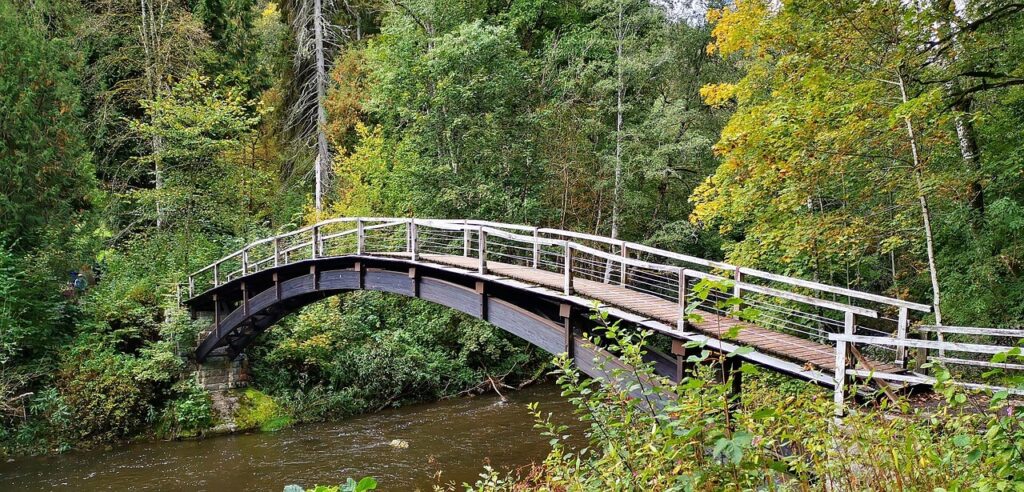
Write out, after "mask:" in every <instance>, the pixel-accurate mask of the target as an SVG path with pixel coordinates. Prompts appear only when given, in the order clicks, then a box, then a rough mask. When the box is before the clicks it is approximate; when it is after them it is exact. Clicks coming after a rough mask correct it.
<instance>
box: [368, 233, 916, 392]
mask: <svg viewBox="0 0 1024 492" xmlns="http://www.w3.org/2000/svg"><path fill="white" fill-rule="evenodd" d="M374 254H375V255H380V256H406V257H407V256H408V254H402V253H398V254H395V253H383V254H380V253H374ZM419 260H420V261H423V262H427V263H437V264H440V265H447V266H453V267H458V268H465V269H467V270H471V271H472V270H477V269H478V267H479V264H480V260H479V259H478V258H473V257H465V256H454V255H437V254H420V255H419ZM487 270H488V273H490V274H492V275H498V276H504V277H508V278H511V279H515V280H519V281H522V282H526V283H530V284H535V285H540V286H543V287H548V288H551V289H554V290H557V291H561V290H562V284H563V281H564V278H563V275H562V274H561V273H556V272H549V271H546V270H538V269H536V268H532V267H529V266H522V265H511V264H508V263H499V262H495V261H488V262H487ZM573 287H574V289H575V290H576V292H577V293H578V294H580V295H582V296H584V297H589V298H591V299H594V300H597V301H601V302H603V303H606V304H608V305H609V306H614V307H616V308H620V309H623V310H625V311H630V312H633V313H636V314H639V315H642V316H646V317H649V318H650V319H653V320H657V321H660V322H662V323H665V324H669V325H673V326H674V325H676V324H677V321H678V317H679V304H677V303H675V302H672V301H668V300H665V299H662V298H660V297H657V296H654V295H651V294H646V293H643V292H637V291H635V290H631V289H627V288H625V287H622V286H620V285H615V284H612V283H603V282H597V281H594V280H587V279H583V278H573ZM698 313H699V314H700V315H701V317H702V318H703V320H701V321H700V322H698V323H693V322H690V323H688V324H687V326H688V327H690V328H692V329H694V330H696V331H699V332H701V333H704V334H706V335H708V336H712V337H715V338H718V339H721V337H722V336H723V335H724V334H725V333H726V332H728V331H729V330H730V329H731V328H733V327H736V326H739V327H740V330H739V334H738V335H737V337H736V338H735V339H734V342H736V343H739V344H742V345H747V346H750V347H752V348H754V349H756V350H758V351H760V352H764V353H767V354H771V355H775V356H779V357H783V358H785V359H789V360H792V361H795V362H798V363H800V364H802V365H804V366H805V367H806V368H808V369H820V370H823V371H829V372H832V371H835V368H836V366H835V348H834V347H833V346H831V345H825V344H821V343H817V342H814V341H811V340H807V339H804V338H800V337H797V336H794V335H790V334H787V333H781V332H778V331H774V330H769V329H766V328H762V327H760V326H757V325H754V324H751V323H747V322H743V321H740V320H737V319H735V318H729V317H725V316H720V315H717V314H714V313H709V312H706V311H698ZM872 366H873V368H874V369H875V370H876V371H884V372H889V373H901V372H904V371H903V369H902V368H900V367H899V366H896V365H893V364H886V363H882V362H872Z"/></svg>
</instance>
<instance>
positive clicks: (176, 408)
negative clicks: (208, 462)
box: [156, 379, 214, 438]
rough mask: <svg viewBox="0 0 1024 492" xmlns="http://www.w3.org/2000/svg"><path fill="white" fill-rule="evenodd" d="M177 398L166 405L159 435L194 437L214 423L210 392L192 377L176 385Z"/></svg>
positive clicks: (159, 427)
mask: <svg viewBox="0 0 1024 492" xmlns="http://www.w3.org/2000/svg"><path fill="white" fill-rule="evenodd" d="M174 392H175V394H176V396H175V398H174V399H172V400H171V401H169V402H168V403H167V405H166V406H164V410H163V412H162V413H161V415H160V422H159V424H158V425H157V429H156V432H157V435H158V436H161V437H165V438H170V437H194V436H198V435H200V434H202V433H203V431H205V430H206V429H209V428H210V427H211V426H212V425H213V420H214V418H213V407H212V402H211V400H210V394H209V393H207V392H206V390H204V389H203V388H201V387H200V386H199V385H198V384H196V382H195V381H194V380H192V379H186V380H183V381H180V382H178V383H177V384H175V385H174Z"/></svg>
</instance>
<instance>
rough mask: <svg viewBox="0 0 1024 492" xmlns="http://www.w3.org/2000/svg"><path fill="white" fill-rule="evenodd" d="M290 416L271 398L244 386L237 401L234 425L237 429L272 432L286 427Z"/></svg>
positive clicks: (290, 419)
mask: <svg viewBox="0 0 1024 492" xmlns="http://www.w3.org/2000/svg"><path fill="white" fill-rule="evenodd" d="M291 422H292V418H291V416H290V415H288V414H287V413H286V412H285V411H284V409H282V408H281V406H280V405H278V404H277V402H276V401H274V399H273V398H271V397H270V396H268V395H267V394H266V393H263V392H262V391H259V390H257V389H254V388H246V389H245V391H244V392H243V393H242V397H241V398H240V399H239V402H238V411H237V412H236V413H235V425H237V426H238V428H239V429H242V430H247V429H259V430H261V431H263V432H274V431H278V430H281V429H283V428H285V427H288V426H289V425H290V424H291Z"/></svg>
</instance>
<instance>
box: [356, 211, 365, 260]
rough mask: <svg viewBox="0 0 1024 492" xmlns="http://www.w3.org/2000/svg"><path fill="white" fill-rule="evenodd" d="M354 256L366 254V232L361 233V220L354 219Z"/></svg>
mask: <svg viewBox="0 0 1024 492" xmlns="http://www.w3.org/2000/svg"><path fill="white" fill-rule="evenodd" d="M356 254H357V255H363V254H366V232H365V231H363V219H361V218H360V219H356Z"/></svg>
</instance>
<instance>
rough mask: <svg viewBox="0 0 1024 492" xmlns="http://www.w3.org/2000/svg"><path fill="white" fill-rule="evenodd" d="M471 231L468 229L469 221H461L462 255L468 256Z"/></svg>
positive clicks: (471, 238) (471, 239)
mask: <svg viewBox="0 0 1024 492" xmlns="http://www.w3.org/2000/svg"><path fill="white" fill-rule="evenodd" d="M472 235H473V231H470V230H469V221H468V220H465V219H463V221H462V256H465V257H466V258H469V244H470V243H471V242H472V241H473V236H472Z"/></svg>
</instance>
